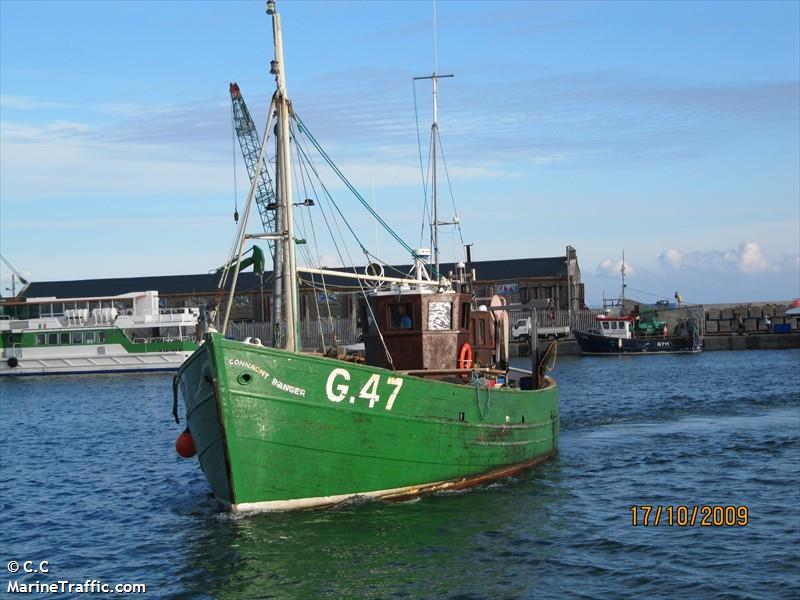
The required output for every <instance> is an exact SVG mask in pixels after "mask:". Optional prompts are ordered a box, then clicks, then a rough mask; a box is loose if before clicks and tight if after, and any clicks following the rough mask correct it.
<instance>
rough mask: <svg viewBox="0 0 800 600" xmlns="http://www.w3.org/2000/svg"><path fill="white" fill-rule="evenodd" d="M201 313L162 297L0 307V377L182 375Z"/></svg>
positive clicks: (22, 301) (16, 301)
mask: <svg viewBox="0 0 800 600" xmlns="http://www.w3.org/2000/svg"><path fill="white" fill-rule="evenodd" d="M198 314H199V311H198V309H194V308H172V309H165V308H159V301H158V292H155V291H147V292H133V293H129V294H122V295H119V296H104V297H95V298H12V299H10V300H7V301H4V302H3V303H2V304H0V354H2V361H1V362H0V377H2V376H21V375H77V374H88V373H129V372H137V373H138V372H146V371H176V370H177V369H178V367H180V365H181V363H182V362H183V361H184V360H186V359H187V358H188V357H189V356H190V355H191V354H192V352H193V351H194V350H195V349H196V348H197V341H196V339H195V335H196V330H197V324H198Z"/></svg>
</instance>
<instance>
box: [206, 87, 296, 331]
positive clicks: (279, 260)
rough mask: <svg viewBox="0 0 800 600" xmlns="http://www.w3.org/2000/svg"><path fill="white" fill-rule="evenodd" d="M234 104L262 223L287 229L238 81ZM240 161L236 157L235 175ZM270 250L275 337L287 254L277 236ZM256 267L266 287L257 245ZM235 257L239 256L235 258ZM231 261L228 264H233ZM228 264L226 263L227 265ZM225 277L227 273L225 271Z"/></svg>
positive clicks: (268, 228) (236, 216) (237, 129)
mask: <svg viewBox="0 0 800 600" xmlns="http://www.w3.org/2000/svg"><path fill="white" fill-rule="evenodd" d="M229 90H230V94H231V105H232V113H231V114H232V118H233V129H234V131H235V132H236V137H237V138H238V139H239V147H240V148H241V149H242V158H244V163H245V166H246V167H247V174H248V176H249V177H250V184H251V185H252V183H253V180H254V179H255V180H256V190H255V201H256V206H257V207H258V214H259V216H260V217H261V224H262V226H263V227H264V231H265V232H266V233H272V232H280V231H283V221H284V220H283V218H282V215H281V214H280V213H279V208H278V202H277V200H276V197H275V187H274V185H273V183H272V178H271V177H270V174H269V170H268V169H267V164H268V161H267V160H266V157H265V158H264V161H263V162H262V163H261V168H260V169H258V170H257V167H258V158H259V156H260V154H261V140H259V138H258V134H257V131H256V125H255V123H254V122H253V118H252V117H251V116H250V111H249V110H248V109H247V104H246V103H245V101H244V98H243V97H242V92H241V90H240V89H239V85H238V84H237V83H236V82H235V81H234V82H233V83H231V84H230V88H229ZM235 169H236V162H235V161H234V178H235V173H236V171H235ZM233 218H234V220H235V221H236V222H237V223H238V221H239V212H238V210H235V212H234V216H233ZM268 247H269V253H270V255H271V256H272V264H273V278H274V290H273V292H274V293H273V302H274V308H275V310H273V311H272V319H271V320H272V328H273V329H274V330H275V332H276V333H275V338H276V339H277V337H278V333H277V332H278V328H277V327H276V325H277V323H276V321H275V317H276V314H280V310H281V307H280V305H281V301H280V298H281V293H282V292H281V288H282V283H281V273H283V254H282V251H281V248H282V246H281V244H277V245H276V243H275V240H269V241H268ZM253 251H254V253H253V256H252V257H251V258H252V259H254V262H255V264H254V268H255V269H256V270H257V271H258V270H259V268H260V272H261V278H262V279H261V286H262V289H263V285H264V282H263V272H264V256H263V253H261V251H260V250H258V249H257V248H256V247H255V246H254V247H253ZM232 261H235V258H233V259H232ZM230 266H231V263H230V262H229V264H228V265H227V268H230ZM225 268H226V267H223V269H225ZM223 277H224V275H223ZM221 281H222V280H221Z"/></svg>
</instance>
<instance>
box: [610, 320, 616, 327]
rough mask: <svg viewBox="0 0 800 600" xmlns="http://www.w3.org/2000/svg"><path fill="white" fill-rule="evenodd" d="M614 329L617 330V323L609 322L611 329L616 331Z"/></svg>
mask: <svg viewBox="0 0 800 600" xmlns="http://www.w3.org/2000/svg"><path fill="white" fill-rule="evenodd" d="M616 328H617V322H616V321H611V329H616Z"/></svg>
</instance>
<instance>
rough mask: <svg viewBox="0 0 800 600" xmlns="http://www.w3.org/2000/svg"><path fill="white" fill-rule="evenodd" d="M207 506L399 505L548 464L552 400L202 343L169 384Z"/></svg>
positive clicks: (553, 393)
mask: <svg viewBox="0 0 800 600" xmlns="http://www.w3.org/2000/svg"><path fill="white" fill-rule="evenodd" d="M178 377H179V381H180V388H181V390H182V394H183V398H184V402H185V405H186V420H187V422H188V426H189V429H190V431H191V433H192V437H193V438H194V442H195V447H196V448H197V453H198V457H199V461H200V464H201V466H202V468H203V471H204V472H205V474H206V477H207V478H208V481H209V483H210V485H211V488H212V490H213V492H214V494H215V496H216V497H217V498H218V499H219V500H220V502H222V503H223V504H224V505H226V506H228V507H230V508H231V509H232V510H235V511H246V510H270V509H272V510H286V509H293V508H313V507H318V506H326V505H332V504H337V503H340V502H343V501H346V500H348V499H351V498H353V497H359V496H364V497H373V498H385V499H401V498H408V497H412V496H416V495H419V494H424V493H429V492H434V491H438V490H442V489H457V488H461V487H468V486H471V485H476V484H478V483H481V482H483V481H487V480H490V479H496V478H499V477H504V476H507V475H510V474H512V473H514V472H517V471H519V470H521V469H524V468H528V467H530V466H532V465H535V464H537V463H540V462H542V461H544V460H546V459H547V458H548V457H550V456H551V455H552V454H553V453H555V451H556V448H557V441H558V426H559V417H558V390H557V388H556V386H555V384H554V383H553V382H551V381H549V382H548V386H547V387H546V388H544V389H541V390H528V391H523V390H520V389H509V388H503V389H499V388H495V389H489V388H486V387H485V386H477V387H476V386H472V385H458V384H453V383H446V382H442V381H437V380H432V379H424V378H420V377H411V376H408V375H402V374H398V373H396V372H394V371H390V370H386V369H381V368H377V367H370V366H365V365H356V364H352V363H346V362H342V361H337V360H333V359H327V358H323V357H320V356H315V355H304V354H295V353H290V352H286V351H282V350H276V349H272V348H265V347H263V346H255V345H251V344H244V343H242V342H236V341H231V340H225V339H224V338H222V337H221V336H219V335H218V334H213V335H211V336H208V337H207V338H206V343H205V344H203V345H202V346H201V347H200V348H199V349H198V351H197V352H196V353H195V354H194V355H193V356H192V357H191V358H190V359H189V360H188V361H187V362H186V363H185V364H184V366H183V367H182V368H181V370H180V371H179V374H178Z"/></svg>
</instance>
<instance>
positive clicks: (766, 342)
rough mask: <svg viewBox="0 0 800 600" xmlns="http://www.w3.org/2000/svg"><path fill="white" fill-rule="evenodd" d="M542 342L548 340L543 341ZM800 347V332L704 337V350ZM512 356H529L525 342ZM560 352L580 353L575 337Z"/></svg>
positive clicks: (514, 347) (514, 345)
mask: <svg viewBox="0 0 800 600" xmlns="http://www.w3.org/2000/svg"><path fill="white" fill-rule="evenodd" d="M541 343H542V344H545V343H546V342H544V341H542V342H541ZM789 348H800V333H752V334H745V335H708V336H706V337H705V338H703V351H704V352H713V351H715V350H786V349H789ZM509 353H510V354H511V356H528V346H527V344H524V343H517V342H512V343H511V344H509ZM558 353H559V354H560V355H561V356H577V355H580V353H581V349H580V348H579V347H578V342H576V341H575V340H573V339H566V340H560V341H559V342H558Z"/></svg>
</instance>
